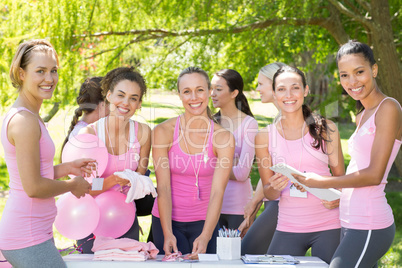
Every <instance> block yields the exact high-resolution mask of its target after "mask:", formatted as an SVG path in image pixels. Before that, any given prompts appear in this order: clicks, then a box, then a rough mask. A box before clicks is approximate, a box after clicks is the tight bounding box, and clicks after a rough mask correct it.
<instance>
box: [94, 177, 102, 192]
mask: <svg viewBox="0 0 402 268" xmlns="http://www.w3.org/2000/svg"><path fill="white" fill-rule="evenodd" d="M102 189H103V178H94V179H93V180H92V191H101V190H102Z"/></svg>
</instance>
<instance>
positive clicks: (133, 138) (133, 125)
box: [129, 120, 138, 148]
mask: <svg viewBox="0 0 402 268" xmlns="http://www.w3.org/2000/svg"><path fill="white" fill-rule="evenodd" d="M129 135H130V148H133V147H134V145H135V144H136V143H137V142H138V122H137V121H133V120H130V130H129Z"/></svg>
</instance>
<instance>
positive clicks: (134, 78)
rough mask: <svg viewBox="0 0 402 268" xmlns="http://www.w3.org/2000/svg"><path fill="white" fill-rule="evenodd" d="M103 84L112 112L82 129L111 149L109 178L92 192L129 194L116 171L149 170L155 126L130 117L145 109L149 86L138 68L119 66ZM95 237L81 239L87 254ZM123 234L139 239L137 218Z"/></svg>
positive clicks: (106, 172) (108, 169)
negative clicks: (101, 186)
mask: <svg viewBox="0 0 402 268" xmlns="http://www.w3.org/2000/svg"><path fill="white" fill-rule="evenodd" d="M101 87H102V92H103V95H104V96H105V98H106V101H107V103H110V106H109V109H110V114H109V116H107V117H105V118H101V119H99V120H98V121H96V122H95V123H93V124H90V125H89V126H87V127H85V128H83V129H82V130H81V131H80V132H79V133H80V134H82V133H89V134H92V135H97V136H98V137H99V138H100V139H101V140H102V141H103V142H104V144H105V145H106V147H107V150H108V156H107V157H108V164H107V167H106V170H105V171H104V173H103V175H102V177H104V178H105V180H104V183H103V189H102V190H100V191H91V195H94V196H95V195H99V194H101V193H103V192H105V191H108V190H111V191H120V192H122V193H124V194H127V192H128V190H129V186H128V183H129V181H128V180H125V179H122V178H120V177H118V176H116V175H114V173H115V172H119V171H124V170H126V169H130V170H132V171H136V172H137V173H140V174H142V175H144V174H145V172H146V171H147V168H148V158H149V152H150V150H151V129H150V128H149V126H148V125H146V124H143V123H139V122H136V121H133V120H131V119H130V118H131V117H132V116H133V115H134V113H135V112H136V110H137V109H139V108H141V103H142V97H143V96H144V94H145V93H146V90H147V87H146V84H145V80H144V78H143V77H142V75H141V74H140V73H139V72H137V71H135V70H134V68H128V67H119V68H116V69H114V70H112V71H110V72H108V73H107V75H106V76H105V77H104V78H103V80H102V82H101ZM91 237H93V235H92V234H91V235H90V236H88V237H87V238H84V239H82V240H79V241H78V244H79V245H80V244H83V246H82V248H83V251H84V253H92V250H91V249H92V245H93V240H92V239H90V238H91ZM121 237H128V238H133V239H136V240H138V239H139V225H138V220H137V217H135V221H134V223H133V224H132V226H131V228H130V229H129V230H128V231H127V232H126V233H125V234H123V235H122V236H121ZM88 239H90V240H88Z"/></svg>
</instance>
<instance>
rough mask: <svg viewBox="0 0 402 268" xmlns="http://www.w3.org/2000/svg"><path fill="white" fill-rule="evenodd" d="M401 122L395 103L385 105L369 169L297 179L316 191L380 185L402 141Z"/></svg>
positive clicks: (381, 108)
mask: <svg viewBox="0 0 402 268" xmlns="http://www.w3.org/2000/svg"><path fill="white" fill-rule="evenodd" d="M384 118H386V119H387V120H384ZM401 122H402V111H401V109H400V108H399V106H398V104H397V103H395V102H394V101H392V100H386V101H384V103H383V104H382V105H381V107H380V108H379V109H378V111H377V114H376V118H375V124H376V133H375V138H374V142H373V146H372V148H371V149H369V148H368V150H371V157H370V164H369V165H368V167H367V168H364V169H361V170H359V171H357V172H354V173H351V174H348V175H344V176H340V177H328V178H323V179H317V178H316V179H313V178H305V177H302V176H297V179H299V180H300V182H301V183H303V184H304V185H306V186H308V187H315V188H331V187H333V188H357V187H365V186H372V185H378V184H380V183H381V181H382V178H383V176H384V173H385V170H386V167H387V164H388V161H389V157H390V155H391V152H392V148H393V145H394V142H395V139H401V136H400V135H401V128H402V126H401ZM367 153H369V151H367Z"/></svg>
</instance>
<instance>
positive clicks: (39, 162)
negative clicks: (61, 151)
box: [0, 40, 95, 267]
mask: <svg viewBox="0 0 402 268" xmlns="http://www.w3.org/2000/svg"><path fill="white" fill-rule="evenodd" d="M58 67H59V61H58V57H57V54H56V51H55V50H54V48H53V46H52V45H51V44H50V43H49V42H48V41H46V40H30V41H26V42H24V43H22V44H21V45H20V46H19V47H18V50H17V52H16V54H15V56H14V59H13V62H12V64H11V69H10V78H11V81H12V84H13V86H14V87H16V88H17V89H18V92H19V95H18V97H17V100H16V101H15V102H14V104H13V106H12V107H11V109H10V111H9V112H8V113H7V115H6V117H5V120H4V122H3V126H2V129H1V142H2V144H3V146H4V151H5V160H6V164H7V169H8V172H9V175H10V194H9V198H8V200H7V203H6V206H5V208H4V211H3V215H2V218H1V221H0V250H1V251H2V253H3V255H4V257H5V258H6V259H7V260H8V261H9V262H10V263H11V264H12V265H13V266H14V267H65V264H64V262H63V259H62V258H61V256H60V254H59V252H58V250H57V248H56V247H55V245H54V243H53V232H52V225H53V222H54V219H55V217H56V213H57V211H56V206H55V200H54V197H55V196H57V195H60V194H63V193H66V192H71V193H72V194H74V195H75V196H76V197H78V198H80V197H82V196H84V195H85V194H86V193H88V192H89V189H90V184H89V183H88V182H87V181H86V180H85V179H84V178H83V177H81V175H82V173H83V172H86V173H88V174H90V173H91V168H92V167H91V166H90V165H89V163H90V162H93V161H95V160H93V159H79V160H76V161H73V162H67V163H63V164H60V165H57V166H53V158H54V153H55V148H54V144H53V142H52V139H51V137H50V135H49V133H48V131H47V129H46V127H45V124H44V122H43V121H42V119H41V117H40V115H39V112H40V108H41V105H42V102H43V100H45V99H50V98H51V97H52V95H53V91H54V90H55V88H56V85H57V82H58V73H57V69H58ZM68 174H74V175H77V177H75V178H73V179H70V180H63V181H59V180H56V179H58V178H61V177H64V176H67V175H68Z"/></svg>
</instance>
